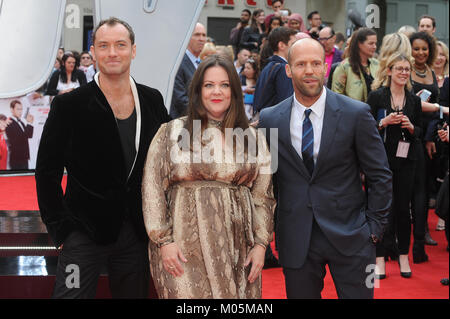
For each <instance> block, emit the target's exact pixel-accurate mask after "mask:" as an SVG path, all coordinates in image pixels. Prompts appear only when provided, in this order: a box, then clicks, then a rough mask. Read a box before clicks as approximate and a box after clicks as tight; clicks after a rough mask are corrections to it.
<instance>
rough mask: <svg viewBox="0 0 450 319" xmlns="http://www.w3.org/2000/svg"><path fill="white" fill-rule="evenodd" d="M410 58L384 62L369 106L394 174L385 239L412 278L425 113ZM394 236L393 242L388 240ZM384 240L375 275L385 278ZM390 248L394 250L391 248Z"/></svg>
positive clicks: (396, 56) (403, 272)
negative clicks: (413, 81) (394, 245)
mask: <svg viewBox="0 0 450 319" xmlns="http://www.w3.org/2000/svg"><path fill="white" fill-rule="evenodd" d="M411 70H412V62H411V57H410V56H407V55H405V54H404V53H402V52H395V53H392V54H391V55H389V56H386V57H385V58H384V63H383V67H382V68H381V69H380V70H379V72H378V73H377V78H376V79H375V81H374V85H373V91H372V92H371V93H370V94H369V97H368V100H367V103H368V104H369V105H370V107H371V109H372V114H373V116H374V118H375V119H376V120H377V123H378V128H379V131H380V135H381V136H382V138H383V140H384V145H385V148H386V154H387V156H388V160H389V166H390V169H391V171H392V173H393V199H392V205H391V213H390V214H389V224H388V229H387V231H386V234H385V236H386V239H389V240H390V239H392V238H395V237H396V238H397V242H398V253H399V259H398V262H399V266H400V275H401V276H402V277H404V278H409V277H411V268H410V266H409V259H408V252H409V246H410V240H411V218H410V211H409V207H410V206H409V205H410V203H411V201H412V199H413V190H414V177H415V172H416V164H417V160H418V158H419V154H420V153H419V152H422V151H423V150H422V147H421V139H420V138H421V136H422V132H423V130H422V127H421V123H422V110H421V102H420V98H419V97H418V96H416V95H414V94H413V93H412V92H411V88H412V86H411V82H410V78H409V77H410V74H411ZM389 235H392V238H390V237H389ZM385 247H386V243H385V242H384V240H383V241H382V242H381V243H378V244H377V267H376V275H377V277H378V278H379V279H384V278H386V270H385V256H386V253H387V252H386V249H385ZM389 248H391V247H389Z"/></svg>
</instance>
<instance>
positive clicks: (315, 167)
mask: <svg viewBox="0 0 450 319" xmlns="http://www.w3.org/2000/svg"><path fill="white" fill-rule="evenodd" d="M272 5H273V12H272V13H270V14H269V15H267V16H266V14H265V12H264V11H263V10H261V9H256V10H254V11H253V13H252V12H250V11H249V10H247V9H245V10H243V11H242V13H241V18H240V22H239V23H238V25H237V26H236V28H234V29H233V30H231V33H230V46H218V45H215V44H214V40H213V39H211V38H208V36H207V31H206V28H205V26H203V25H202V24H201V23H197V25H196V26H195V28H194V32H193V34H192V36H191V39H190V41H189V44H188V46H187V50H186V52H185V54H184V57H183V60H182V62H181V65H180V67H179V70H178V72H177V74H176V78H175V82H174V88H173V95H172V100H171V105H170V110H169V114H170V116H169V114H168V113H167V111H166V109H165V107H164V103H163V99H162V96H161V94H159V92H157V91H156V90H154V89H151V88H148V87H145V86H143V85H140V84H138V83H135V82H134V81H133V80H130V64H131V60H132V58H134V56H135V55H136V44H135V42H134V40H135V39H134V33H133V31H132V28H131V26H130V25H128V24H127V23H126V22H124V21H121V20H119V19H116V18H110V19H108V20H105V21H102V22H101V23H100V24H99V25H98V26H97V27H96V29H95V30H94V32H93V47H92V48H91V50H93V52H94V53H95V57H96V63H97V67H98V71H99V73H97V74H96V75H95V76H94V80H92V81H88V80H87V79H86V74H87V73H88V70H89V67H90V66H88V65H84V64H82V66H80V65H79V63H78V62H77V61H78V59H77V58H76V54H74V53H73V52H72V53H71V54H70V53H67V52H65V53H64V55H63V57H65V58H64V59H62V58H61V61H59V60H58V62H59V64H60V70H58V71H55V73H53V75H52V77H51V79H50V81H49V88H48V92H50V93H52V94H53V95H56V98H55V99H54V100H53V103H52V107H51V111H50V114H49V117H48V120H47V123H46V125H45V128H44V132H43V135H42V139H41V144H40V148H39V154H38V160H37V167H36V185H37V191H38V201H39V206H40V210H41V215H42V219H43V221H44V223H45V224H46V225H47V228H48V230H49V234H50V236H51V237H52V238H53V240H54V242H55V245H56V246H57V247H59V249H60V250H61V252H60V256H59V259H58V273H57V280H56V285H55V290H54V297H59V298H76V297H81V298H83V297H84V298H86V297H93V296H94V295H95V285H96V283H97V281H98V276H99V273H100V269H101V267H102V266H104V265H107V267H108V269H109V271H110V282H111V285H110V286H111V291H112V294H113V297H146V294H147V288H148V287H146V285H145V283H146V280H148V278H149V275H150V273H151V276H152V278H153V281H154V283H155V287H156V290H157V293H158V296H159V297H160V298H227V299H229V298H261V271H262V269H263V267H283V274H284V276H285V280H286V292H287V296H288V298H320V297H321V290H322V289H323V278H324V276H325V266H326V265H328V266H329V269H330V272H331V273H332V276H333V280H334V283H335V286H336V289H337V293H338V296H339V298H373V287H372V288H371V287H369V286H368V285H366V277H367V273H366V267H367V266H368V265H370V264H375V263H376V269H375V275H376V277H377V278H378V279H379V280H382V279H385V278H388V277H389V276H388V274H386V268H385V261H386V260H389V259H392V260H398V263H399V272H400V274H401V276H402V277H404V278H410V277H413V267H411V265H410V263H409V260H410V257H409V255H410V246H411V245H410V239H411V233H412V235H413V238H414V242H413V245H412V247H413V249H412V259H413V262H414V263H423V262H426V261H428V260H429V257H428V255H427V254H426V249H425V247H426V245H436V244H437V243H436V242H435V241H434V240H433V239H432V238H431V236H430V234H429V231H428V210H429V208H430V207H433V206H435V207H436V210H437V212H438V213H439V216H441V217H442V218H443V222H444V226H443V227H442V225H441V226H439V225H438V227H440V229H445V230H446V234H447V238H448V227H447V226H448V201H447V204H445V202H444V201H443V200H442V199H443V198H447V197H448V136H449V134H448V132H449V129H448V114H449V108H448V106H449V105H448V90H449V89H448V81H449V79H448V63H449V56H448V48H447V47H446V45H445V44H444V43H442V42H438V41H437V40H436V39H435V38H434V35H433V34H434V32H435V31H436V22H435V21H434V18H433V17H430V16H423V17H421V18H420V20H419V22H418V26H417V27H418V30H417V31H416V30H415V29H414V28H412V27H402V28H401V30H399V32H396V33H393V34H389V35H386V36H385V38H384V39H383V41H382V45H381V48H379V50H377V49H378V48H377V42H378V39H377V34H376V33H375V32H374V31H373V30H371V29H368V28H360V29H358V30H355V32H354V33H353V34H352V36H351V38H349V39H345V37H343V35H342V34H341V33H336V32H335V30H333V28H332V27H331V26H326V25H324V24H323V23H322V20H321V17H320V13H319V12H317V11H314V12H311V13H310V14H309V15H308V16H307V20H308V24H309V28H307V26H306V24H305V22H304V21H303V18H302V16H301V15H300V14H298V13H292V12H290V10H288V9H287V8H284V1H281V0H278V1H272ZM412 29H414V30H412ZM114 41H121V42H122V43H123V48H122V50H120V52H117V53H116V54H118V55H120V56H121V62H120V63H118V64H120V65H111V64H108V63H107V62H106V61H107V55H108V54H111V52H109V53H105V52H104V49H103V46H110V47H113V46H114ZM99 42H101V43H102V45H101V46H100V45H98V43H99ZM344 43H346V45H345V48H344V47H343V46H344ZM86 60H89V59H88V58H87V56H86ZM91 60H92V58H91ZM86 63H87V61H86ZM78 69H79V70H78ZM77 70H78V71H79V72H78V71H77ZM83 71H84V74H83ZM100 80H101V82H100ZM85 82H87V84H86V85H82V84H83V83H85ZM50 84H51V85H50ZM76 86H81V87H80V89H79V90H76V91H74V92H73V94H69V95H66V94H64V93H65V92H67V91H71V90H73V89H74V87H76ZM99 103H101V104H102V105H108V104H109V105H110V107H111V109H112V112H113V114H114V117H113V116H111V112H110V111H109V110H106V109H105V108H104V107H101V106H99V107H98V108H95V107H93V106H94V105H97V104H99ZM81 119H84V120H81ZM1 121H2V117H0V124H1V123H2V122H1ZM3 121H5V120H3ZM73 122H76V124H74V123H73ZM256 127H259V128H263V129H267V130H269V131H270V130H271V129H277V132H278V133H277V134H278V141H277V143H276V144H272V143H273V140H272V139H271V138H270V137H269V135H270V134H269V133H268V134H267V135H266V137H265V138H263V139H262V140H260V139H259V136H258V132H257V130H256V129H255V128H256ZM0 128H1V126H0ZM228 129H235V130H240V131H244V130H245V131H246V135H245V138H244V139H243V140H239V139H237V138H236V145H234V144H231V145H230V144H229V141H228V140H227V139H226V131H227V130H228ZM212 132H214V133H212ZM93 136H95V138H92V137H93ZM0 137H1V135H0ZM199 138H200V140H199ZM216 138H217V139H216ZM254 140H258V142H259V143H258V148H257V152H258V156H256V157H254V156H250V155H251V154H250V153H251V149H250V145H251V141H254ZM0 142H1V140H0ZM198 147H200V155H199V154H198V149H197V148H198ZM203 147H204V149H202V148H203ZM0 150H1V144H0ZM238 150H239V152H240V153H242V154H244V156H243V158H245V159H246V160H247V161H248V160H249V159H251V158H253V159H255V158H256V159H257V160H256V161H255V162H252V163H249V162H244V163H241V162H238V161H237V158H238V157H237V156H236V158H235V157H234V156H232V157H231V158H232V161H231V162H223V161H217V160H213V161H202V158H203V157H204V156H206V157H208V156H209V155H211V156H213V157H214V159H217V158H219V159H221V158H222V157H221V156H222V154H225V153H226V152H227V151H230V152H232V153H233V152H236V153H239V152H238ZM147 151H148V152H147ZM275 152H276V153H277V155H278V168H277V170H276V171H275V172H271V171H270V170H267V168H268V167H270V166H271V161H272V158H273V153H275ZM270 153H272V157H271V156H270V155H271V154H270ZM85 154H89V156H86V155H85ZM198 156H200V157H198ZM0 159H1V158H0ZM105 165H106V166H105ZM64 167H65V168H66V169H67V174H68V182H67V189H66V195H65V196H64V197H63V195H62V194H63V192H62V189H61V177H62V174H63V171H64ZM272 173H273V175H272ZM441 184H442V185H443V186H441ZM443 192H444V195H443ZM445 192H447V195H445ZM433 199H434V201H435V203H433ZM274 229H275V237H276V245H275V246H276V249H277V250H278V253H279V260H277V259H276V258H275V256H274V255H273V252H272V251H271V249H270V245H269V243H270V242H271V240H272V236H273V231H274ZM412 229H413V230H412ZM147 240H149V242H150V244H149V245H148V248H147V245H146V241H147ZM441 244H442V243H441ZM447 250H448V243H447ZM149 257H150V258H149ZM149 260H150V261H149ZM69 263H76V264H78V265H81V266H82V269H80V271H81V277H82V278H83V283H82V289H77V290H71V289H69V288H67V286H66V285H65V280H66V276H67V274H66V273H65V272H64V269H65V267H66V265H67V264H69ZM119 265H120V267H119ZM143 283H144V284H143ZM443 283H444V284H448V279H447V281H443Z"/></svg>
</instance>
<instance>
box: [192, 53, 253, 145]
mask: <svg viewBox="0 0 450 319" xmlns="http://www.w3.org/2000/svg"><path fill="white" fill-rule="evenodd" d="M216 66H218V67H221V68H223V69H224V70H225V71H226V72H227V74H228V79H229V81H230V89H231V102H230V107H229V108H228V110H227V112H226V114H225V117H224V119H223V121H222V123H221V126H220V129H221V131H222V133H223V134H225V129H226V128H231V129H235V128H241V129H242V130H246V129H248V128H249V124H248V119H247V116H246V114H245V109H244V99H243V94H242V87H241V81H240V79H239V76H238V74H237V72H236V68H235V67H234V65H233V63H232V62H231V61H230V60H229V59H228V58H227V57H224V56H222V55H210V56H208V57H207V58H206V59H205V60H204V61H202V62H201V63H200V65H199V67H198V69H197V71H196V72H195V73H194V77H193V78H192V82H191V84H190V86H189V105H188V110H187V121H186V126H185V128H186V130H187V131H188V132H189V134H190V135H189V136H190V138H191V148H192V145H193V144H192V143H193V138H194V132H193V131H194V128H193V125H194V120H200V121H201V132H202V133H203V131H204V130H205V129H206V128H207V125H208V115H207V112H206V108H205V106H204V105H203V101H202V88H203V80H204V76H205V72H206V70H208V69H209V68H211V67H216Z"/></svg>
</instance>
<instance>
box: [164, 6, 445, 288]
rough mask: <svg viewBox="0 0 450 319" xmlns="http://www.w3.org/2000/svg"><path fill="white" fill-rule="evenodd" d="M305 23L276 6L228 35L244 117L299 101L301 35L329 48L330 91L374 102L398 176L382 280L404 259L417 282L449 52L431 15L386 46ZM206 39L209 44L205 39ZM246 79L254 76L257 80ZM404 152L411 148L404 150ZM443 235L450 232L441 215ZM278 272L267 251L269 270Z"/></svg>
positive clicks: (381, 250) (403, 268)
mask: <svg viewBox="0 0 450 319" xmlns="http://www.w3.org/2000/svg"><path fill="white" fill-rule="evenodd" d="M307 20H308V24H309V28H307V27H306V25H305V23H304V22H303V18H302V16H301V15H300V14H298V13H291V12H290V10H289V9H286V8H284V4H283V1H274V2H273V13H271V14H269V15H266V14H265V12H264V10H261V9H256V10H254V11H253V13H252V12H251V11H250V10H248V9H245V10H243V11H242V13H241V17H240V22H239V23H238V24H237V26H236V27H235V28H233V29H232V30H231V32H230V45H232V46H233V51H234V52H235V53H236V59H235V60H234V63H235V66H236V71H237V73H238V74H239V75H240V76H241V79H242V82H241V83H242V89H243V94H244V98H245V101H246V102H245V103H244V105H245V111H246V114H247V118H248V120H249V121H250V122H255V121H258V119H259V114H260V112H261V111H262V110H263V109H265V108H267V107H270V106H274V105H277V104H279V103H280V102H282V101H284V100H285V99H287V98H288V97H290V96H292V94H293V93H294V86H293V81H292V80H291V78H290V77H289V76H288V75H287V73H286V71H285V69H286V65H288V52H289V49H290V47H291V46H292V44H293V43H294V42H295V41H297V40H299V39H302V38H312V39H315V40H317V41H318V42H319V43H320V44H321V45H322V47H323V48H324V51H325V62H326V65H327V70H326V74H325V83H326V86H327V87H328V88H329V89H330V90H332V91H334V92H336V93H339V94H342V95H346V96H348V97H350V98H352V99H354V100H358V101H361V102H364V103H367V104H368V105H370V107H371V110H372V115H373V117H374V119H375V120H376V122H377V125H378V130H379V133H380V137H381V138H382V140H383V142H384V145H385V149H386V153H387V156H388V160H389V168H390V169H391V171H392V172H393V191H392V194H393V202H392V206H391V210H390V215H389V216H390V217H389V222H388V225H387V227H386V231H385V234H384V237H383V240H380V242H379V243H377V260H376V262H377V267H376V275H377V278H379V279H384V278H386V273H385V260H389V259H393V260H398V261H399V265H400V273H401V275H402V276H403V277H411V276H412V270H411V266H410V264H409V259H410V258H409V253H410V251H409V250H410V238H411V233H412V234H413V238H414V242H413V245H412V260H413V262H414V263H422V262H426V261H428V259H429V258H428V255H427V254H426V252H425V245H437V242H436V241H435V240H434V239H433V238H431V235H430V232H429V229H428V222H427V221H428V211H429V208H435V206H436V196H437V194H438V192H439V189H440V188H441V184H442V182H443V180H444V178H445V177H446V175H447V174H448V145H447V144H446V143H445V142H443V141H442V140H441V139H440V138H439V137H438V136H439V135H438V131H439V132H440V133H441V134H444V133H443V132H444V131H445V129H446V127H448V124H447V123H448V110H449V109H448V106H449V100H448V90H449V88H448V81H449V80H448V64H449V55H448V48H447V46H446V44H445V43H443V42H442V41H438V40H437V39H436V38H435V37H434V33H435V32H436V21H435V19H434V17H431V16H428V15H424V16H422V17H421V18H420V19H419V21H418V24H417V30H416V28H414V27H412V26H403V27H401V28H400V29H399V30H398V32H396V33H392V34H388V35H386V36H385V37H384V39H383V41H382V44H381V47H380V48H378V47H377V43H378V40H379V39H378V38H377V33H376V32H375V31H374V30H372V29H369V28H364V27H363V28H359V29H357V30H355V32H354V33H353V34H352V35H351V37H349V38H348V39H345V37H344V36H343V34H342V33H336V31H335V30H334V29H333V28H332V27H331V26H327V25H326V24H323V23H322V20H321V17H320V13H319V12H317V11H313V12H311V13H310V14H308V16H307ZM208 40H209V41H210V42H209V43H211V40H210V39H209V38H206V33H205V41H208ZM211 45H214V44H211ZM344 46H345V47H344ZM217 53H220V52H219V50H216V51H215V52H212V53H211V54H217ZM246 59H247V61H250V63H246V61H245V60H246ZM247 65H248V68H247ZM249 69H251V70H250V71H249ZM256 70H257V71H256ZM399 70H400V71H399ZM249 72H250V73H251V74H256V77H255V76H254V75H250V77H251V78H252V79H251V80H250V81H249V80H248V74H249ZM186 87H187V85H186ZM249 87H250V90H249ZM186 96H187V94H186ZM174 98H176V96H175V95H174ZM172 103H173V101H172ZM389 105H390V107H389ZM184 109H185V110H187V104H186V105H185V106H184ZM438 128H439V129H440V130H438ZM400 146H402V147H406V149H402V152H404V153H402V152H401V150H400ZM361 178H362V180H364V179H365V176H364V174H361ZM275 215H276V213H275ZM412 226H413V227H412ZM412 229H413V230H412ZM436 229H437V230H445V229H447V232H448V228H447V227H446V226H445V221H444V220H443V219H441V218H439V221H438V224H437V226H436ZM447 249H448V248H447ZM278 265H279V264H278V261H277V260H276V258H275V257H274V256H273V254H272V253H271V251H270V247H268V249H267V250H266V265H265V267H276V266H278Z"/></svg>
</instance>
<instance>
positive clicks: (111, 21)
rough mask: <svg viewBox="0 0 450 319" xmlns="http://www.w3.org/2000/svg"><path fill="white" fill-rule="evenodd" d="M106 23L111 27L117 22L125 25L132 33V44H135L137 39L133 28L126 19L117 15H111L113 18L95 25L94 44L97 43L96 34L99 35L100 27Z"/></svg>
mask: <svg viewBox="0 0 450 319" xmlns="http://www.w3.org/2000/svg"><path fill="white" fill-rule="evenodd" d="M105 24H106V25H108V26H110V27H113V26H115V25H116V24H121V25H123V26H124V27H125V28H126V29H127V30H128V33H129V34H130V40H131V44H134V40H135V38H136V36H135V34H134V31H133V28H132V27H131V26H130V25H129V24H128V23H126V22H125V21H123V20H120V19H119V18H116V17H111V18H108V19H105V20H102V21H100V23H99V24H98V25H97V26H96V27H95V29H94V32H92V44H95V36H96V35H97V31H98V29H100V28H101V27H102V26H103V25H105Z"/></svg>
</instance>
